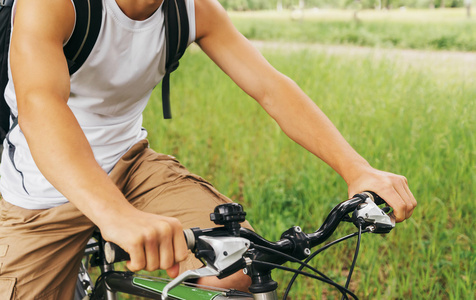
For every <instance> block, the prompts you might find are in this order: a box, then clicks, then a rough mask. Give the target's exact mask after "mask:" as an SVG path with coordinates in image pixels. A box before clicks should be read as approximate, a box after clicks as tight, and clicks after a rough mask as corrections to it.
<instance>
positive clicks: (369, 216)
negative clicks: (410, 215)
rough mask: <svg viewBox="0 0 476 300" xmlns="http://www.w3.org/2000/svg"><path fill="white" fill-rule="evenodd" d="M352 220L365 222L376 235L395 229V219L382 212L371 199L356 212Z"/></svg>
mask: <svg viewBox="0 0 476 300" xmlns="http://www.w3.org/2000/svg"><path fill="white" fill-rule="evenodd" d="M352 219H353V220H358V219H362V220H364V221H365V223H366V224H365V225H366V227H370V229H371V231H372V232H375V233H387V232H390V231H391V230H392V229H393V228H395V219H393V218H391V217H390V216H389V215H387V214H386V213H385V212H384V211H383V210H381V209H380V207H378V206H377V204H375V203H374V202H373V201H372V200H371V198H370V197H369V198H367V199H366V200H365V202H364V203H362V204H360V205H359V207H358V208H357V209H356V210H355V211H354V213H353V215H352Z"/></svg>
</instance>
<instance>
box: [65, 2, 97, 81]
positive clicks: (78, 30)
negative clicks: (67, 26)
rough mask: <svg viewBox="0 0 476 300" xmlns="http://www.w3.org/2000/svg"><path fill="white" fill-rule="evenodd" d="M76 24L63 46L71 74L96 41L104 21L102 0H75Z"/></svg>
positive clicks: (81, 63) (79, 65) (82, 61)
mask: <svg viewBox="0 0 476 300" xmlns="http://www.w3.org/2000/svg"><path fill="white" fill-rule="evenodd" d="M73 4H74V8H75V11H76V24H75V26H74V30H73V34H72V35H71V38H70V39H69V41H68V42H67V43H66V45H65V46H64V47H63V51H64V55H65V56H66V59H67V61H68V68H69V74H70V75H72V74H73V73H74V72H76V71H77V70H78V69H79V68H80V67H81V66H82V65H83V63H84V62H85V61H86V59H87V58H88V56H89V54H90V53H91V50H92V49H93V47H94V44H95V43H96V40H97V38H98V35H99V30H100V29H101V23H102V0H73Z"/></svg>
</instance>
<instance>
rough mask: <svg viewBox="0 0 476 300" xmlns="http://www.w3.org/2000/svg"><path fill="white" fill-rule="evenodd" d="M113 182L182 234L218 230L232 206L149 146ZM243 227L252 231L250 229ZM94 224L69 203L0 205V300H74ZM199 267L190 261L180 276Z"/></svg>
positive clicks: (138, 148) (121, 166)
mask: <svg viewBox="0 0 476 300" xmlns="http://www.w3.org/2000/svg"><path fill="white" fill-rule="evenodd" d="M110 178H111V179H112V180H113V181H114V182H115V183H116V184H117V186H118V187H119V188H120V189H121V190H122V191H123V193H124V195H125V196H126V198H127V199H128V200H129V201H130V202H131V203H132V204H133V205H134V206H135V207H137V208H138V209H140V210H143V211H147V212H151V213H156V214H160V215H165V216H170V217H175V218H177V219H179V220H180V221H181V222H182V225H183V227H184V228H191V227H201V228H209V227H216V225H215V224H214V223H212V222H211V221H210V220H209V216H210V213H211V212H213V209H214V208H215V206H216V205H219V204H223V203H227V202H231V200H230V199H228V198H227V197H225V196H223V195H222V194H220V193H219V192H218V191H217V190H216V189H215V188H214V187H213V186H212V185H211V184H210V183H208V182H207V181H205V180H204V179H202V178H201V177H199V176H197V175H194V174H192V173H190V172H189V171H188V170H187V169H185V167H183V166H182V165H181V164H180V163H179V162H178V161H177V160H176V159H175V158H174V157H172V156H169V155H164V154H157V153H155V152H154V151H153V150H151V149H149V148H148V142H147V141H146V140H144V141H141V142H140V143H138V144H136V145H135V146H134V147H132V148H131V149H130V150H129V151H128V152H127V153H126V154H125V155H124V156H123V157H122V158H121V160H120V161H119V162H118V164H117V165H116V166H115V168H114V169H113V171H112V172H111V174H110ZM243 225H244V226H246V227H248V228H251V227H250V225H249V224H248V223H244V224H243ZM94 229H95V226H94V224H93V223H92V222H91V221H90V220H89V219H88V218H87V217H85V216H84V215H83V214H82V213H81V212H80V211H79V210H78V209H76V208H75V207H74V205H72V204H71V203H67V204H64V205H61V206H58V207H55V208H51V209H45V210H28V209H23V208H20V207H17V206H14V205H12V204H10V203H8V202H6V201H4V200H3V199H2V200H1V201H0V299H1V300H8V299H71V298H72V295H73V292H74V288H75V282H76V278H77V273H78V270H79V264H80V260H81V258H82V253H83V250H84V247H85V245H86V243H87V241H88V240H89V238H90V236H91V234H92V232H93V231H94ZM200 266H201V262H199V261H198V260H197V259H195V258H194V257H193V255H192V254H190V255H189V257H188V259H187V260H185V261H184V262H182V263H181V265H180V269H181V272H183V271H184V270H187V269H192V268H198V267H200Z"/></svg>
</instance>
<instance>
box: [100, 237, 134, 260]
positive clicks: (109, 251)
mask: <svg viewBox="0 0 476 300" xmlns="http://www.w3.org/2000/svg"><path fill="white" fill-rule="evenodd" d="M104 257H105V258H106V261H107V263H109V264H113V263H116V262H120V261H125V260H131V257H130V256H129V253H127V252H126V251H124V250H123V249H122V248H121V247H119V246H118V245H116V244H114V243H111V242H106V243H105V244H104Z"/></svg>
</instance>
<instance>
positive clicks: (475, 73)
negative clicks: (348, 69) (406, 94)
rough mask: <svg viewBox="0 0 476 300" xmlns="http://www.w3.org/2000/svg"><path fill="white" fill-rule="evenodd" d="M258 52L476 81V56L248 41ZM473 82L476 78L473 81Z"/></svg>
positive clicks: (472, 53)
mask: <svg viewBox="0 0 476 300" xmlns="http://www.w3.org/2000/svg"><path fill="white" fill-rule="evenodd" d="M252 42H253V44H254V45H255V46H256V47H257V48H258V49H260V50H265V49H287V50H289V51H297V50H304V49H309V50H313V51H314V50H315V51H317V52H321V53H325V54H328V55H347V56H361V57H364V58H372V59H390V60H394V61H397V62H398V63H399V64H400V63H401V64H403V65H408V66H412V67H418V66H422V67H430V68H431V69H433V71H435V72H446V73H448V72H450V73H451V74H453V72H454V75H457V76H464V77H465V78H467V79H468V78H469V77H476V52H457V51H428V50H408V49H382V48H370V47H357V46H342V45H322V44H307V43H289V42H273V41H252ZM475 80H476V78H475Z"/></svg>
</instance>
